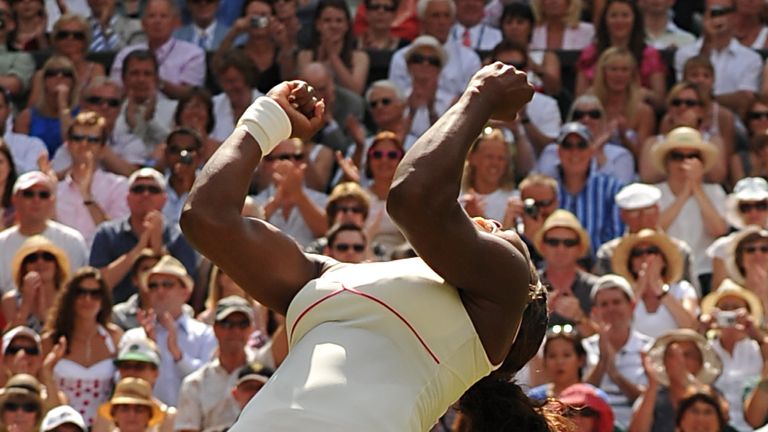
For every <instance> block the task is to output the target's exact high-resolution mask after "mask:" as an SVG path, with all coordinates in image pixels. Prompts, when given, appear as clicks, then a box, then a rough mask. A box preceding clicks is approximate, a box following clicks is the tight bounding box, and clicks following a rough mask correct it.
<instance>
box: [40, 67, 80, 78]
mask: <svg viewBox="0 0 768 432" xmlns="http://www.w3.org/2000/svg"><path fill="white" fill-rule="evenodd" d="M43 76H44V77H46V78H53V77H65V78H74V77H75V72H74V71H73V70H72V69H64V68H62V69H58V68H51V69H46V70H45V72H43Z"/></svg>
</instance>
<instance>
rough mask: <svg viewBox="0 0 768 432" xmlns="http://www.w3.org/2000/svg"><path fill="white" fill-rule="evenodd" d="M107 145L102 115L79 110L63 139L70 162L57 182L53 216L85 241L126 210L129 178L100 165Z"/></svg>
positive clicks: (89, 239) (122, 215)
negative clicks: (98, 228)
mask: <svg viewBox="0 0 768 432" xmlns="http://www.w3.org/2000/svg"><path fill="white" fill-rule="evenodd" d="M106 145H107V128H106V121H105V120H104V117H101V116H100V115H98V114H96V113H95V112H92V111H88V112H81V113H80V114H78V115H77V116H76V117H75V118H74V120H73V121H72V124H71V125H70V127H69V129H68V131H67V141H66V143H65V146H66V147H67V150H68V152H69V154H70V157H71V158H72V165H71V168H70V169H69V173H68V174H67V175H66V176H65V177H64V179H63V180H62V181H61V182H59V183H58V184H57V186H56V219H57V220H58V221H59V222H61V223H63V224H65V225H68V226H71V227H72V228H75V229H76V230H78V231H79V232H80V234H82V235H83V237H84V238H85V242H86V244H88V245H90V244H91V242H92V241H93V236H94V234H95V233H96V227H97V226H98V225H99V224H101V223H102V222H106V221H108V220H112V219H118V218H122V217H124V216H126V215H127V214H128V206H127V205H126V198H127V197H128V179H127V178H125V177H123V176H121V175H118V174H113V173H108V172H106V171H104V170H102V169H101V168H100V167H99V163H98V162H99V161H100V160H101V159H102V156H101V154H102V153H103V151H104V148H105V147H106Z"/></svg>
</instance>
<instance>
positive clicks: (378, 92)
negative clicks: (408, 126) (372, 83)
mask: <svg viewBox="0 0 768 432" xmlns="http://www.w3.org/2000/svg"><path fill="white" fill-rule="evenodd" d="M368 109H369V110H370V112H371V116H372V117H373V121H374V122H375V123H376V124H377V125H379V126H381V125H389V124H392V123H394V122H399V121H401V120H402V119H403V113H404V112H405V103H404V102H403V101H401V100H399V99H398V98H397V93H395V91H394V90H392V89H391V88H386V87H374V88H373V90H371V94H370V98H369V100H368Z"/></svg>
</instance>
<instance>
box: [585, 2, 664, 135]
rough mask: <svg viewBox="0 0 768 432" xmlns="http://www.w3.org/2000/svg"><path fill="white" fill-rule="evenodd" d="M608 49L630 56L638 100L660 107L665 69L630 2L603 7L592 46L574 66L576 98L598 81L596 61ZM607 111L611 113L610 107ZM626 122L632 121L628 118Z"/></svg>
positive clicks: (662, 100)
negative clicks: (576, 73) (646, 39)
mask: <svg viewBox="0 0 768 432" xmlns="http://www.w3.org/2000/svg"><path fill="white" fill-rule="evenodd" d="M611 47H614V48H619V49H621V50H625V51H627V52H628V53H629V54H631V56H632V59H633V60H634V62H633V63H634V64H635V66H633V68H634V69H635V71H636V72H635V73H633V75H634V77H635V78H636V79H637V80H638V81H639V82H640V84H641V85H642V87H640V88H638V89H637V90H638V93H639V94H638V96H639V100H640V101H647V102H648V103H650V104H651V105H652V106H654V107H661V106H662V105H663V103H664V97H665V95H666V66H665V65H664V62H663V60H662V58H661V55H660V54H659V51H657V50H656V48H654V47H652V46H651V45H649V44H647V43H646V42H645V25H644V24H643V15H642V14H641V13H640V10H639V9H638V7H637V4H636V2H634V1H631V0H608V1H607V2H606V3H605V6H604V7H603V9H602V13H601V14H600V21H599V22H598V24H597V33H596V37H595V42H593V43H592V44H591V45H590V46H589V47H587V48H586V49H585V50H584V51H582V52H581V56H580V57H579V60H578V62H577V64H576V69H577V70H578V75H577V76H576V94H577V95H581V94H583V93H584V92H585V91H587V89H588V88H589V87H590V86H592V85H593V84H594V82H596V81H598V78H599V77H598V72H599V68H600V67H601V65H600V60H599V59H600V57H602V55H603V54H604V53H605V52H606V50H607V49H608V48H611ZM604 102H605V101H604ZM606 108H608V110H609V111H610V110H611V107H610V106H606ZM629 119H631V117H627V120H629ZM640 142H642V141H640Z"/></svg>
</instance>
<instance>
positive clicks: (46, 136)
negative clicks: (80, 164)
mask: <svg viewBox="0 0 768 432" xmlns="http://www.w3.org/2000/svg"><path fill="white" fill-rule="evenodd" d="M79 111H80V108H77V107H75V108H73V109H72V113H71V115H72V116H73V117H74V116H76V115H77V113H78V112H79ZM30 114H31V115H30V120H29V134H28V135H29V136H33V137H37V138H40V139H41V140H43V142H44V143H45V147H46V148H47V149H48V154H49V155H54V154H56V150H57V149H58V148H59V147H61V144H62V143H63V142H64V141H63V138H62V136H61V120H59V118H58V117H47V116H44V115H43V114H42V113H40V111H38V110H37V108H35V107H34V106H33V107H31V108H30Z"/></svg>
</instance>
